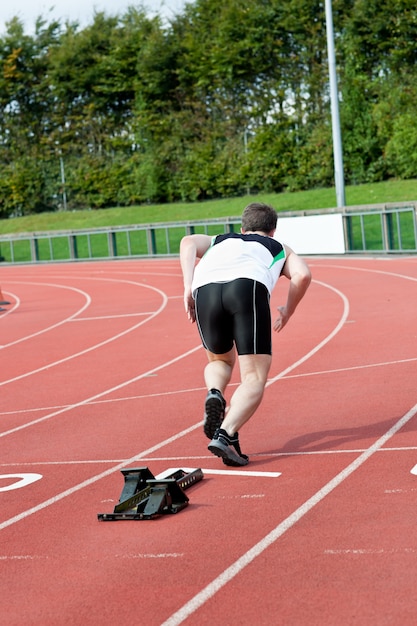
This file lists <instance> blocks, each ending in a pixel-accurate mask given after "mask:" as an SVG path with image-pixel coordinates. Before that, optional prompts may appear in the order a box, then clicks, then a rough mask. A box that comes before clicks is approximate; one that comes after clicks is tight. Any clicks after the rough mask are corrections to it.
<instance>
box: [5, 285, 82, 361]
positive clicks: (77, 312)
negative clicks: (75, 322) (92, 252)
mask: <svg viewBox="0 0 417 626" xmlns="http://www.w3.org/2000/svg"><path fill="white" fill-rule="evenodd" d="M15 282H16V281H15ZM19 282H20V284H30V285H37V286H38V287H39V286H42V287H56V288H58V289H70V290H71V291H76V292H78V293H80V294H81V295H82V296H84V298H85V300H86V303H85V304H84V305H83V306H82V307H81V308H80V309H78V310H77V311H76V312H75V313H73V314H72V315H70V316H69V317H66V318H65V319H63V320H61V321H60V322H57V323H56V324H52V325H51V326H47V327H46V328H44V329H43V330H38V331H37V332H36V333H32V334H31V335H26V336H25V337H21V338H20V339H16V341H12V342H10V343H6V344H5V345H3V346H1V347H2V348H3V349H5V348H9V347H10V346H14V345H16V344H17V343H21V342H22V341H26V340H27V339H33V337H37V336H38V335H42V334H43V333H47V332H49V331H50V330H52V329H54V328H58V327H59V326H62V324H66V323H67V322H69V321H71V320H72V319H73V318H74V317H76V316H77V315H79V314H80V313H82V312H83V311H85V310H86V309H87V308H88V307H89V306H90V304H91V298H90V296H89V295H88V293H86V292H85V291H82V290H81V289H77V288H76V287H66V286H64V285H55V284H54V283H26V282H24V281H19Z"/></svg>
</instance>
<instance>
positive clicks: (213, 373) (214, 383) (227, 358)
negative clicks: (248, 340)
mask: <svg viewBox="0 0 417 626" xmlns="http://www.w3.org/2000/svg"><path fill="white" fill-rule="evenodd" d="M206 353H207V358H208V363H207V365H206V367H205V369H204V381H205V383H206V387H207V389H218V390H219V391H221V393H222V394H223V395H224V392H225V390H226V387H227V385H228V384H229V382H230V378H231V376H232V372H233V366H234V364H235V360H236V352H235V349H234V348H233V349H232V350H230V351H229V352H226V353H225V354H214V352H210V351H209V350H206Z"/></svg>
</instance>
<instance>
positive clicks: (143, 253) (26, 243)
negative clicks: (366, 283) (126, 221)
mask: <svg viewBox="0 0 417 626" xmlns="http://www.w3.org/2000/svg"><path fill="white" fill-rule="evenodd" d="M329 213H342V216H343V229H344V238H345V250H346V253H352V254H355V253H415V252H417V202H407V203H400V204H385V205H367V206H358V207H346V208H345V209H343V210H338V209H323V210H320V211H305V212H291V213H279V218H282V217H295V216H306V215H308V216H311V215H323V214H329ZM239 229H240V217H228V218H217V219H211V220H195V221H187V222H171V223H164V224H162V223H160V224H135V225H131V226H111V227H106V228H94V229H81V230H71V231H68V230H67V231H48V232H32V233H19V234H13V235H0V260H1V261H3V262H6V263H43V262H52V261H54V262H56V261H77V260H80V261H84V260H98V259H114V258H129V257H154V256H173V255H178V253H179V246H180V241H181V239H182V237H183V236H184V235H186V234H191V233H204V234H209V235H214V234H217V233H219V232H233V231H238V230H239Z"/></svg>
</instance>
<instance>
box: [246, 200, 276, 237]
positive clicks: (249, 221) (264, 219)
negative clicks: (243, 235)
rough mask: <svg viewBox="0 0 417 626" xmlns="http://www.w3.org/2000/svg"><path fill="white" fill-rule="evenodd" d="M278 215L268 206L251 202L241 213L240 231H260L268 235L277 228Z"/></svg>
mask: <svg viewBox="0 0 417 626" xmlns="http://www.w3.org/2000/svg"><path fill="white" fill-rule="evenodd" d="M277 220H278V215H277V212H276V211H275V209H274V208H273V207H271V206H269V204H264V203H262V202H252V203H251V204H248V206H247V207H246V208H245V210H244V211H243V213H242V230H244V231H248V230H260V231H261V232H263V233H270V232H271V231H272V230H275V228H276V227H277Z"/></svg>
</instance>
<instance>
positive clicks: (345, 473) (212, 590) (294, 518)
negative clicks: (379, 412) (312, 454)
mask: <svg viewBox="0 0 417 626" xmlns="http://www.w3.org/2000/svg"><path fill="white" fill-rule="evenodd" d="M416 414H417V404H416V405H414V406H413V407H412V408H411V409H410V410H409V411H408V412H407V413H406V414H405V415H404V416H403V417H402V418H401V419H399V420H398V422H397V423H396V424H394V426H393V427H392V428H390V430H388V431H387V432H386V433H385V434H384V435H382V437H380V438H379V439H378V440H377V441H376V442H375V443H374V444H373V445H372V446H370V447H369V448H368V449H367V450H365V452H363V454H361V455H360V456H359V457H358V458H357V459H355V460H354V461H353V462H352V463H350V465H348V466H347V467H346V468H345V469H344V470H342V471H341V472H340V473H339V474H337V475H336V476H335V477H334V478H332V479H331V480H330V481H329V482H328V483H327V484H326V485H324V487H322V488H321V489H319V491H317V492H316V493H315V494H314V495H313V496H312V497H311V498H309V499H308V500H307V501H306V502H304V504H302V505H301V506H300V507H299V508H298V509H296V510H295V511H294V512H293V513H292V514H291V515H289V516H288V517H287V518H286V519H285V520H284V521H283V522H281V523H280V524H278V525H277V526H276V527H275V528H274V529H273V530H272V531H271V532H270V533H268V535H266V536H265V537H264V538H263V539H262V540H261V541H259V542H258V543H257V544H255V545H254V546H253V547H252V548H251V549H250V550H248V551H247V552H246V553H245V554H243V555H242V556H241V557H240V558H239V559H237V561H235V562H234V563H232V565H230V567H228V568H227V569H226V570H224V572H223V573H222V574H220V575H219V576H217V578H215V579H214V580H213V581H212V582H211V583H209V584H208V585H207V586H206V587H205V588H204V589H202V590H201V591H200V592H199V593H197V594H196V595H195V596H194V598H191V600H189V601H188V602H187V603H186V604H184V606H182V607H181V608H180V609H179V610H178V611H176V613H174V614H173V615H171V617H169V618H168V619H167V620H166V621H165V622H163V624H161V626H178V625H179V624H182V622H184V621H185V620H186V619H187V618H188V617H190V615H192V614H193V613H194V612H195V611H197V610H198V609H199V608H200V607H201V606H203V604H205V603H206V602H207V601H208V600H210V598H212V597H213V596H214V595H215V594H216V593H217V592H218V591H220V589H222V588H223V587H224V586H225V585H226V584H227V583H228V582H230V581H231V580H232V579H233V578H234V577H235V576H237V575H238V574H240V572H241V571H242V570H243V569H244V568H245V567H246V566H247V565H249V564H250V563H251V562H252V561H253V560H254V559H256V557H258V556H259V555H260V554H262V552H264V551H265V550H266V549H267V548H269V546H271V545H272V544H273V543H274V542H275V541H277V539H279V538H280V537H281V536H282V535H283V534H284V533H286V532H287V530H290V529H291V528H292V527H293V526H294V524H296V523H297V522H298V521H300V519H301V518H303V517H304V516H305V515H306V514H307V513H309V512H310V511H311V509H313V508H314V507H315V506H316V505H317V504H320V502H321V501H322V500H323V499H324V498H325V497H326V496H328V495H329V493H331V492H332V491H333V490H334V489H336V487H338V486H339V485H340V484H341V483H342V482H343V481H345V480H346V479H347V478H349V476H350V475H351V474H353V473H354V472H355V471H356V470H357V469H359V467H361V465H363V464H364V463H365V461H367V460H368V459H369V458H370V457H371V456H372V455H373V454H374V453H375V452H377V451H378V450H379V448H381V447H382V446H383V445H384V444H385V443H386V442H387V441H388V440H389V439H390V438H391V437H393V435H395V433H397V432H398V431H399V430H400V429H401V428H403V426H405V425H406V424H407V423H408V422H409V421H410V420H411V419H412V418H413V417H414V416H415V415H416Z"/></svg>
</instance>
